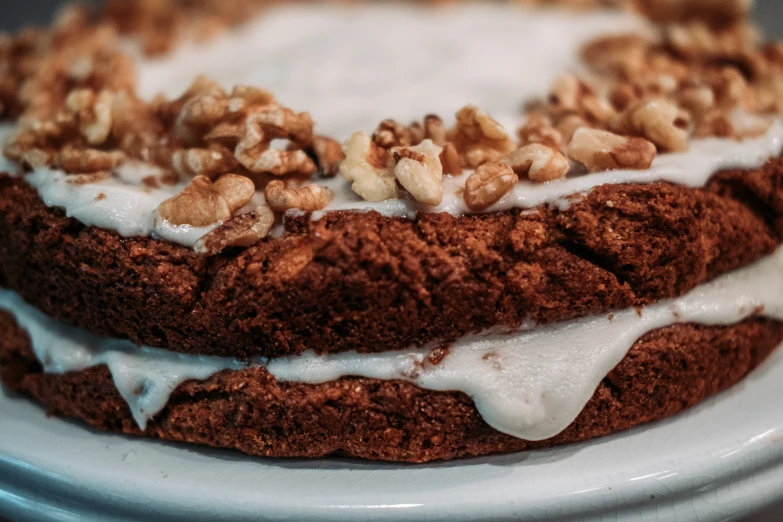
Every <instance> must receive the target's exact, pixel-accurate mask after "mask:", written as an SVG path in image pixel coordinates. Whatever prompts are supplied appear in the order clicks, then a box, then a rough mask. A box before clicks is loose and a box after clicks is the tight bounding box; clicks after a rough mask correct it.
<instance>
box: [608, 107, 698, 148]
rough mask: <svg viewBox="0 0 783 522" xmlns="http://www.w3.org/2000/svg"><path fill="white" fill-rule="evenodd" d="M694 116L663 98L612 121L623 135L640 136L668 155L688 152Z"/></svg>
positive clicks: (616, 130)
mask: <svg viewBox="0 0 783 522" xmlns="http://www.w3.org/2000/svg"><path fill="white" fill-rule="evenodd" d="M689 124H690V116H689V115H688V113H687V112H685V111H684V110H682V109H680V108H679V107H677V106H676V105H675V104H674V103H672V102H669V101H667V100H664V99H662V98H651V99H648V100H642V101H641V102H639V103H636V104H634V105H631V106H630V107H629V108H628V109H626V111H625V112H623V113H622V114H620V115H619V116H618V117H617V118H615V120H614V121H613V122H612V125H611V127H612V130H614V131H615V132H619V133H620V134H628V135H631V136H640V137H642V138H645V139H646V140H649V141H651V142H653V143H654V144H655V146H656V147H658V149H659V150H661V151H665V152H681V151H684V150H687V149H688V131H687V127H688V125H689Z"/></svg>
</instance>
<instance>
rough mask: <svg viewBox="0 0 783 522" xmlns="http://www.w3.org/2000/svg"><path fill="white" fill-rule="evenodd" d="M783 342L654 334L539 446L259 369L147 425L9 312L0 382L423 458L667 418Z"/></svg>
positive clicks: (679, 331)
mask: <svg viewBox="0 0 783 522" xmlns="http://www.w3.org/2000/svg"><path fill="white" fill-rule="evenodd" d="M781 340H783V324H781V323H777V322H773V321H769V320H765V319H751V320H748V321H745V322H743V323H740V324H738V325H734V326H729V327H707V326H695V325H677V326H672V327H669V328H665V329H661V330H657V331H654V332H651V333H649V334H647V335H645V336H644V337H643V338H642V339H640V340H639V341H638V342H637V343H636V344H635V345H634V347H633V348H632V350H631V351H630V353H629V354H628V356H627V357H626V358H625V359H624V360H623V361H622V362H621V363H620V364H619V365H618V366H617V367H616V368H615V369H614V370H613V371H612V372H611V373H610V374H609V375H608V376H607V377H606V378H605V379H604V380H603V382H602V384H601V385H600V386H599V387H598V389H597V390H596V392H595V394H594V396H593V397H592V399H590V401H589V403H588V404H587V406H586V407H585V408H584V410H583V411H582V413H581V414H580V415H579V417H578V418H577V419H576V421H574V423H573V424H572V425H571V426H570V427H568V428H567V429H566V430H565V431H563V432H562V433H561V434H559V435H558V436H556V437H554V438H552V439H549V440H545V441H542V442H534V443H533V442H526V441H523V440H520V439H517V438H514V437H511V436H509V435H505V434H502V433H500V432H498V431H496V430H494V429H492V428H491V427H490V426H488V425H487V424H486V423H485V422H484V421H483V420H482V418H481V416H480V415H479V413H478V412H477V410H476V408H475V406H474V405H473V402H472V401H471V399H470V398H469V397H468V396H467V395H465V394H463V393H458V392H434V391H426V390H422V389H420V388H417V387H416V386H413V385H411V384H408V383H405V382H401V381H379V380H374V379H363V378H344V379H341V380H339V381H336V382H330V383H326V384H319V385H312V384H299V383H281V382H277V381H276V380H275V379H274V378H273V377H271V376H270V375H269V373H267V372H266V371H265V370H264V369H261V368H252V369H247V370H242V371H224V372H222V373H219V374H217V375H215V376H213V377H211V378H210V379H208V380H206V381H204V382H196V381H189V382H186V383H184V384H182V385H180V386H179V387H178V388H177V389H176V390H175V391H174V393H173V394H172V396H171V399H170V401H169V404H168V406H167V407H166V408H165V409H164V410H163V411H161V412H160V413H159V414H158V415H157V416H156V417H155V419H154V420H153V421H151V422H150V423H149V425H148V427H147V429H146V430H145V431H143V432H142V431H141V430H139V428H138V427H137V425H136V424H135V422H134V421H133V418H132V416H131V413H130V411H129V409H128V407H127V405H126V403H125V401H124V400H123V399H122V398H121V396H120V395H119V393H118V392H117V390H116V388H115V387H114V384H113V381H112V378H111V375H110V374H109V371H108V370H107V369H106V367H105V366H99V367H94V368H91V369H87V370H84V371H80V372H72V373H67V374H65V375H47V374H44V373H42V372H41V369H40V365H39V364H38V362H37V360H36V358H35V356H34V355H33V353H32V349H31V347H30V342H29V339H28V337H27V334H26V332H24V331H23V330H22V329H20V328H19V327H18V326H17V325H16V323H15V322H14V320H13V319H12V317H11V316H10V315H9V314H7V313H4V312H3V313H0V377H2V380H3V382H4V383H5V385H6V386H7V387H8V388H9V389H11V390H15V391H18V392H21V393H23V394H26V395H30V396H32V397H34V398H35V399H36V400H38V401H39V402H41V403H42V404H43V405H44V406H45V407H46V408H47V409H48V410H49V412H50V413H52V414H55V415H62V416H68V417H75V418H78V419H81V420H83V421H85V422H86V423H88V424H90V425H91V426H93V427H95V428H98V429H101V430H106V431H115V432H123V433H126V434H132V435H143V436H147V437H154V438H161V439H166V440H173V441H183V442H189V443H197V444H206V445H210V446H216V447H224V448H235V449H238V450H240V451H243V452H245V453H249V454H252V455H263V456H276V457H320V456H325V455H343V456H351V457H360V458H367V459H375V460H391V461H406V462H426V461H430V460H438V459H451V458H457V457H466V456H476V455H484V454H489V453H498V452H508V451H520V450H526V449H534V448H542V447H547V446H551V445H555V444H564V443H569V442H575V441H583V440H587V439H591V438H594V437H599V436H603V435H607V434H610V433H615V432H618V431H621V430H625V429H628V428H631V427H633V426H637V425H639V424H642V423H645V422H650V421H654V420H658V419H662V418H664V417H667V416H670V415H673V414H675V413H677V412H680V411H682V410H683V409H685V408H688V407H690V406H693V405H695V404H697V403H699V402H700V401H702V400H704V399H705V398H706V397H709V396H710V395H712V394H714V393H717V392H719V391H721V390H723V389H725V388H727V387H729V386H731V385H733V384H734V383H736V382H738V381H739V380H741V379H742V378H743V377H745V375H747V373H748V372H749V371H751V370H752V369H753V368H755V367H756V366H757V365H759V364H760V363H761V362H762V361H763V360H764V359H765V358H766V357H767V356H768V355H769V354H770V353H771V352H772V351H773V350H774V348H775V347H776V346H777V345H778V344H779V343H780V342H781Z"/></svg>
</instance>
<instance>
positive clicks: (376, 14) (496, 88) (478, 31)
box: [138, 2, 648, 140]
mask: <svg viewBox="0 0 783 522" xmlns="http://www.w3.org/2000/svg"><path fill="white" fill-rule="evenodd" d="M647 30H648V25H647V23H646V22H645V21H644V19H642V18H641V17H639V16H635V15H631V14H627V13H620V12H612V11H593V12H579V11H568V10H557V9H548V10H547V9H532V8H524V7H520V6H516V7H514V6H511V7H509V6H503V5H498V4H495V3H491V2H474V3H469V4H464V5H452V6H448V7H445V8H440V9H439V8H432V7H422V6H415V5H403V4H400V3H397V2H394V3H393V5H389V4H385V5H384V4H377V3H376V4H373V3H372V2H366V3H362V4H361V5H354V6H345V5H343V6H340V5H307V6H301V5H299V6H282V7H276V8H272V9H269V10H265V11H264V12H263V13H262V14H261V15H260V16H259V17H258V18H256V19H254V20H251V21H250V22H249V23H247V24H246V25H245V26H244V27H240V28H237V29H235V30H233V31H231V32H229V33H227V34H224V35H221V36H219V37H217V38H216V39H214V40H212V41H209V42H206V43H203V44H194V43H191V44H186V45H183V46H181V47H180V48H179V49H176V50H175V51H174V52H172V53H171V54H169V55H166V56H164V57H162V58H157V59H152V60H149V59H143V58H142V57H139V58H140V59H139V65H138V75H139V92H140V93H141V94H142V96H145V97H148V98H151V97H152V96H154V95H155V94H157V93H159V92H163V93H165V94H166V95H168V96H179V95H180V94H181V93H182V92H184V90H185V89H186V88H187V87H188V86H189V85H190V83H191V82H192V80H193V78H195V77H196V75H198V74H202V73H203V74H207V75H208V76H211V77H212V78H215V79H216V80H218V81H220V82H221V83H222V84H223V85H224V86H225V87H226V88H230V87H233V86H234V85H236V84H246V85H255V86H259V87H264V88H266V89H269V90H271V91H272V92H273V93H275V95H276V96H277V97H278V99H279V100H280V101H281V102H282V103H283V104H284V105H286V106H288V107H291V108H293V109H296V110H307V111H308V112H310V114H312V116H313V118H314V120H315V122H316V129H317V130H318V132H319V133H321V134H326V135H329V136H333V137H335V138H337V139H341V140H342V139H345V138H347V137H348V136H349V135H350V134H351V133H353V132H355V131H359V130H364V131H367V132H370V131H372V130H373V129H374V128H375V126H376V125H377V124H378V123H379V122H380V121H381V120H383V119H385V118H395V119H397V120H399V121H402V122H409V121H412V120H414V119H421V118H422V117H423V116H424V115H425V114H428V113H436V114H439V115H441V116H442V117H444V118H449V117H452V118H453V115H454V113H455V112H456V111H457V110H459V109H460V108H461V107H463V106H464V105H466V104H468V103H473V104H476V105H478V106H480V107H481V108H483V109H485V110H487V111H488V112H489V113H490V114H492V115H493V116H495V117H496V118H498V119H499V120H500V121H501V123H503V124H506V125H508V128H514V125H515V124H517V123H518V120H519V115H520V113H521V107H522V102H523V101H524V100H526V99H530V98H533V97H539V96H541V95H543V94H545V93H547V92H548V91H549V89H550V88H551V85H552V82H553V81H554V80H555V79H556V78H557V77H559V76H561V75H562V74H563V73H565V72H567V71H571V70H575V69H578V68H579V66H580V65H579V51H580V49H581V47H582V46H583V45H584V44H585V43H586V42H588V41H589V40H591V39H593V38H595V37H597V36H601V35H606V34H612V33H618V32H627V31H631V32H633V31H635V32H641V31H647Z"/></svg>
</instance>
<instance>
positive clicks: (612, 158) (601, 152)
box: [568, 127, 656, 172]
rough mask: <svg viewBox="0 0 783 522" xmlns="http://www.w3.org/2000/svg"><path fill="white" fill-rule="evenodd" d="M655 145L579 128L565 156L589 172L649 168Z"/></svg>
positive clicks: (609, 133) (637, 139) (640, 140)
mask: <svg viewBox="0 0 783 522" xmlns="http://www.w3.org/2000/svg"><path fill="white" fill-rule="evenodd" d="M655 154H656V150H655V145H653V144H652V143H650V142H649V141H647V140H644V139H642V138H633V137H628V136H619V135H617V134H613V133H611V132H608V131H602V130H597V129H588V128H586V127H582V128H581V129H578V130H577V131H576V132H575V133H574V138H573V139H572V140H571V143H570V144H569V145H568V157H569V158H571V159H572V160H574V161H576V162H579V163H581V164H582V165H584V166H585V167H586V168H587V171H588V172H600V171H604V170H614V169H635V170H642V169H648V168H650V165H651V164H652V161H653V159H654V158H655Z"/></svg>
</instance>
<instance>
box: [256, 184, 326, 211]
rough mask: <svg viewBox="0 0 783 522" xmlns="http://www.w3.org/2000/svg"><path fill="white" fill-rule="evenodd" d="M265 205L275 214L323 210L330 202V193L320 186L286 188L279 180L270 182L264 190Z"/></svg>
mask: <svg viewBox="0 0 783 522" xmlns="http://www.w3.org/2000/svg"><path fill="white" fill-rule="evenodd" d="M264 197H265V198H266V202H267V204H268V205H269V206H270V207H271V208H272V210H274V211H275V212H285V211H287V210H292V209H298V210H304V211H305V212H312V211H315V210H323V209H325V208H326V206H327V205H328V204H329V201H331V200H332V192H331V191H330V190H329V189H328V188H326V187H322V186H320V185H312V184H311V185H305V186H303V187H286V186H285V182H284V181H282V180H279V179H276V180H274V181H270V182H269V183H268V184H267V186H266V188H265V189H264Z"/></svg>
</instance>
